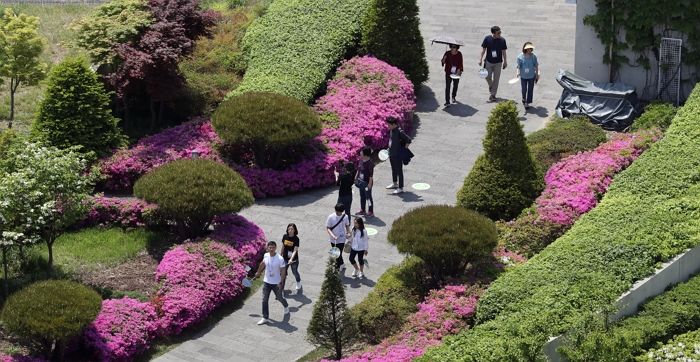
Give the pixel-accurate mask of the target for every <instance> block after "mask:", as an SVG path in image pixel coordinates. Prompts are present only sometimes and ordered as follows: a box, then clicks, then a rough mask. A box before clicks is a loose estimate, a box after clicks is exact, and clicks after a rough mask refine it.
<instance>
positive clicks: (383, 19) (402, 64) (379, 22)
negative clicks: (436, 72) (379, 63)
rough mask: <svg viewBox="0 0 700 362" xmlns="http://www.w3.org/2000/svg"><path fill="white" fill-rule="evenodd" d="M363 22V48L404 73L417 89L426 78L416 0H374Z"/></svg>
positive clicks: (423, 49) (426, 69)
mask: <svg viewBox="0 0 700 362" xmlns="http://www.w3.org/2000/svg"><path fill="white" fill-rule="evenodd" d="M373 2H374V4H373V6H372V7H371V8H370V10H369V13H368V15H367V18H366V19H365V21H364V22H363V24H362V48H363V50H364V51H365V52H366V53H368V54H371V55H372V56H374V57H376V58H378V59H381V60H383V61H385V62H387V63H389V64H391V65H393V66H395V67H398V68H399V69H401V70H403V71H404V72H405V73H406V76H407V77H408V79H410V80H411V82H413V85H414V86H415V88H416V90H417V89H418V87H420V85H421V84H422V83H423V82H425V81H426V80H427V79H428V62H427V61H426V59H425V46H424V45H423V36H422V35H421V33H420V29H419V24H420V20H419V18H418V4H417V2H416V0H373Z"/></svg>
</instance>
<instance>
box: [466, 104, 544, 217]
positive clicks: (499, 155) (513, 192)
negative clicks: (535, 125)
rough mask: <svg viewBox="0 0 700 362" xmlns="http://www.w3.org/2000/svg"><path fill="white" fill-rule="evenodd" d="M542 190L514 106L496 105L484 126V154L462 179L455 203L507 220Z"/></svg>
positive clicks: (528, 204) (533, 199)
mask: <svg viewBox="0 0 700 362" xmlns="http://www.w3.org/2000/svg"><path fill="white" fill-rule="evenodd" d="M541 189H542V180H541V178H540V177H539V176H538V174H537V170H536V169H535V164H534V162H533V160H532V156H530V150H529V149H528V147H527V144H526V143H525V134H524V133H523V130H522V127H521V126H520V123H519V122H518V110H517V108H516V107H515V103H513V102H503V103H499V104H498V105H497V106H496V107H495V108H494V109H493V111H492V112H491V115H490V116H489V121H488V123H487V125H486V137H485V138H484V154H483V155H481V156H479V158H477V159H476V162H475V163H474V166H473V167H472V170H471V172H469V175H467V177H466V178H465V179H464V186H462V189H461V190H459V193H458V194H457V203H458V204H459V205H461V206H463V207H465V208H467V209H472V210H476V211H478V212H480V213H483V214H484V215H486V216H488V217H489V218H491V219H493V220H499V219H503V220H510V219H512V218H514V217H516V216H518V214H519V213H520V211H522V210H523V209H524V208H526V207H528V206H530V204H532V202H533V201H535V198H536V197H537V195H538V193H539V190H541Z"/></svg>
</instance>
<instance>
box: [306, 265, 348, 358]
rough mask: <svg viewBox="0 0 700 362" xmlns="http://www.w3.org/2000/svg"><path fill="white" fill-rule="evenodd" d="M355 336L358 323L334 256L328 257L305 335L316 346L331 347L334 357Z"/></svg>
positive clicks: (341, 351) (338, 354)
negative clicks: (349, 304) (324, 273)
mask: <svg viewBox="0 0 700 362" xmlns="http://www.w3.org/2000/svg"><path fill="white" fill-rule="evenodd" d="M355 338H357V325H356V324H355V321H354V320H353V318H352V314H351V313H350V311H349V310H348V305H347V301H346V300H345V286H344V285H343V282H342V281H341V280H340V275H339V274H338V271H337V270H336V268H335V260H334V259H331V258H329V259H328V262H327V263H326V276H325V278H324V279H323V284H322V285H321V294H320V295H319V296H318V300H317V301H316V304H314V311H313V313H312V315H311V321H309V327H308V329H307V330H306V339H307V340H308V341H309V342H311V343H313V344H314V345H316V346H319V347H323V348H327V349H329V350H332V351H334V352H335V357H336V359H340V358H341V357H342V355H343V347H344V346H348V345H352V343H353V341H354V340H355Z"/></svg>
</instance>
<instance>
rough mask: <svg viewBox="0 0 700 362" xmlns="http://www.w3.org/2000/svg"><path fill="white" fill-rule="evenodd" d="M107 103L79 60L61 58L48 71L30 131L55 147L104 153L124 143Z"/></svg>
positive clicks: (85, 66)
mask: <svg viewBox="0 0 700 362" xmlns="http://www.w3.org/2000/svg"><path fill="white" fill-rule="evenodd" d="M109 102H110V99H109V93H108V92H107V91H106V90H105V88H104V86H103V85H102V83H101V82H100V81H99V80H98V79H97V75H96V74H95V73H94V72H93V71H91V70H90V68H88V67H87V65H85V63H84V62H83V61H82V60H80V59H67V60H64V61H63V62H61V63H60V64H58V65H57V66H55V67H54V68H53V69H52V70H51V74H50V75H49V84H48V87H47V89H46V96H45V97H44V100H43V101H42V103H41V105H40V107H39V113H38V114H37V118H36V121H35V122H34V126H33V127H34V129H33V132H34V134H35V135H37V136H39V137H40V138H42V139H43V140H45V141H46V142H47V143H49V144H51V145H53V146H56V147H58V148H68V147H71V146H82V147H83V148H82V150H83V151H86V152H90V151H92V152H95V154H96V155H98V156H104V155H106V154H107V153H109V151H110V150H112V149H115V148H117V147H119V146H121V145H123V144H124V142H125V139H124V137H123V136H122V134H121V131H120V129H119V125H118V119H116V118H114V116H112V112H111V110H110V108H109Z"/></svg>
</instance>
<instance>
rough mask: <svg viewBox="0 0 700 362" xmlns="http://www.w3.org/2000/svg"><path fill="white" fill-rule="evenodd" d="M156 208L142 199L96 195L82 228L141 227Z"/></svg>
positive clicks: (91, 201)
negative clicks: (109, 226)
mask: <svg viewBox="0 0 700 362" xmlns="http://www.w3.org/2000/svg"><path fill="white" fill-rule="evenodd" d="M156 208H157V206H156V205H154V204H149V203H147V202H146V201H143V200H141V199H136V198H118V197H105V196H104V195H96V196H93V197H92V199H91V200H90V211H89V212H88V215H87V217H86V219H85V220H84V221H83V223H82V225H81V226H108V225H113V226H118V227H121V228H134V227H141V226H145V225H146V219H147V218H148V215H149V214H152V213H153V211H154V210H155V209H156Z"/></svg>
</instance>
